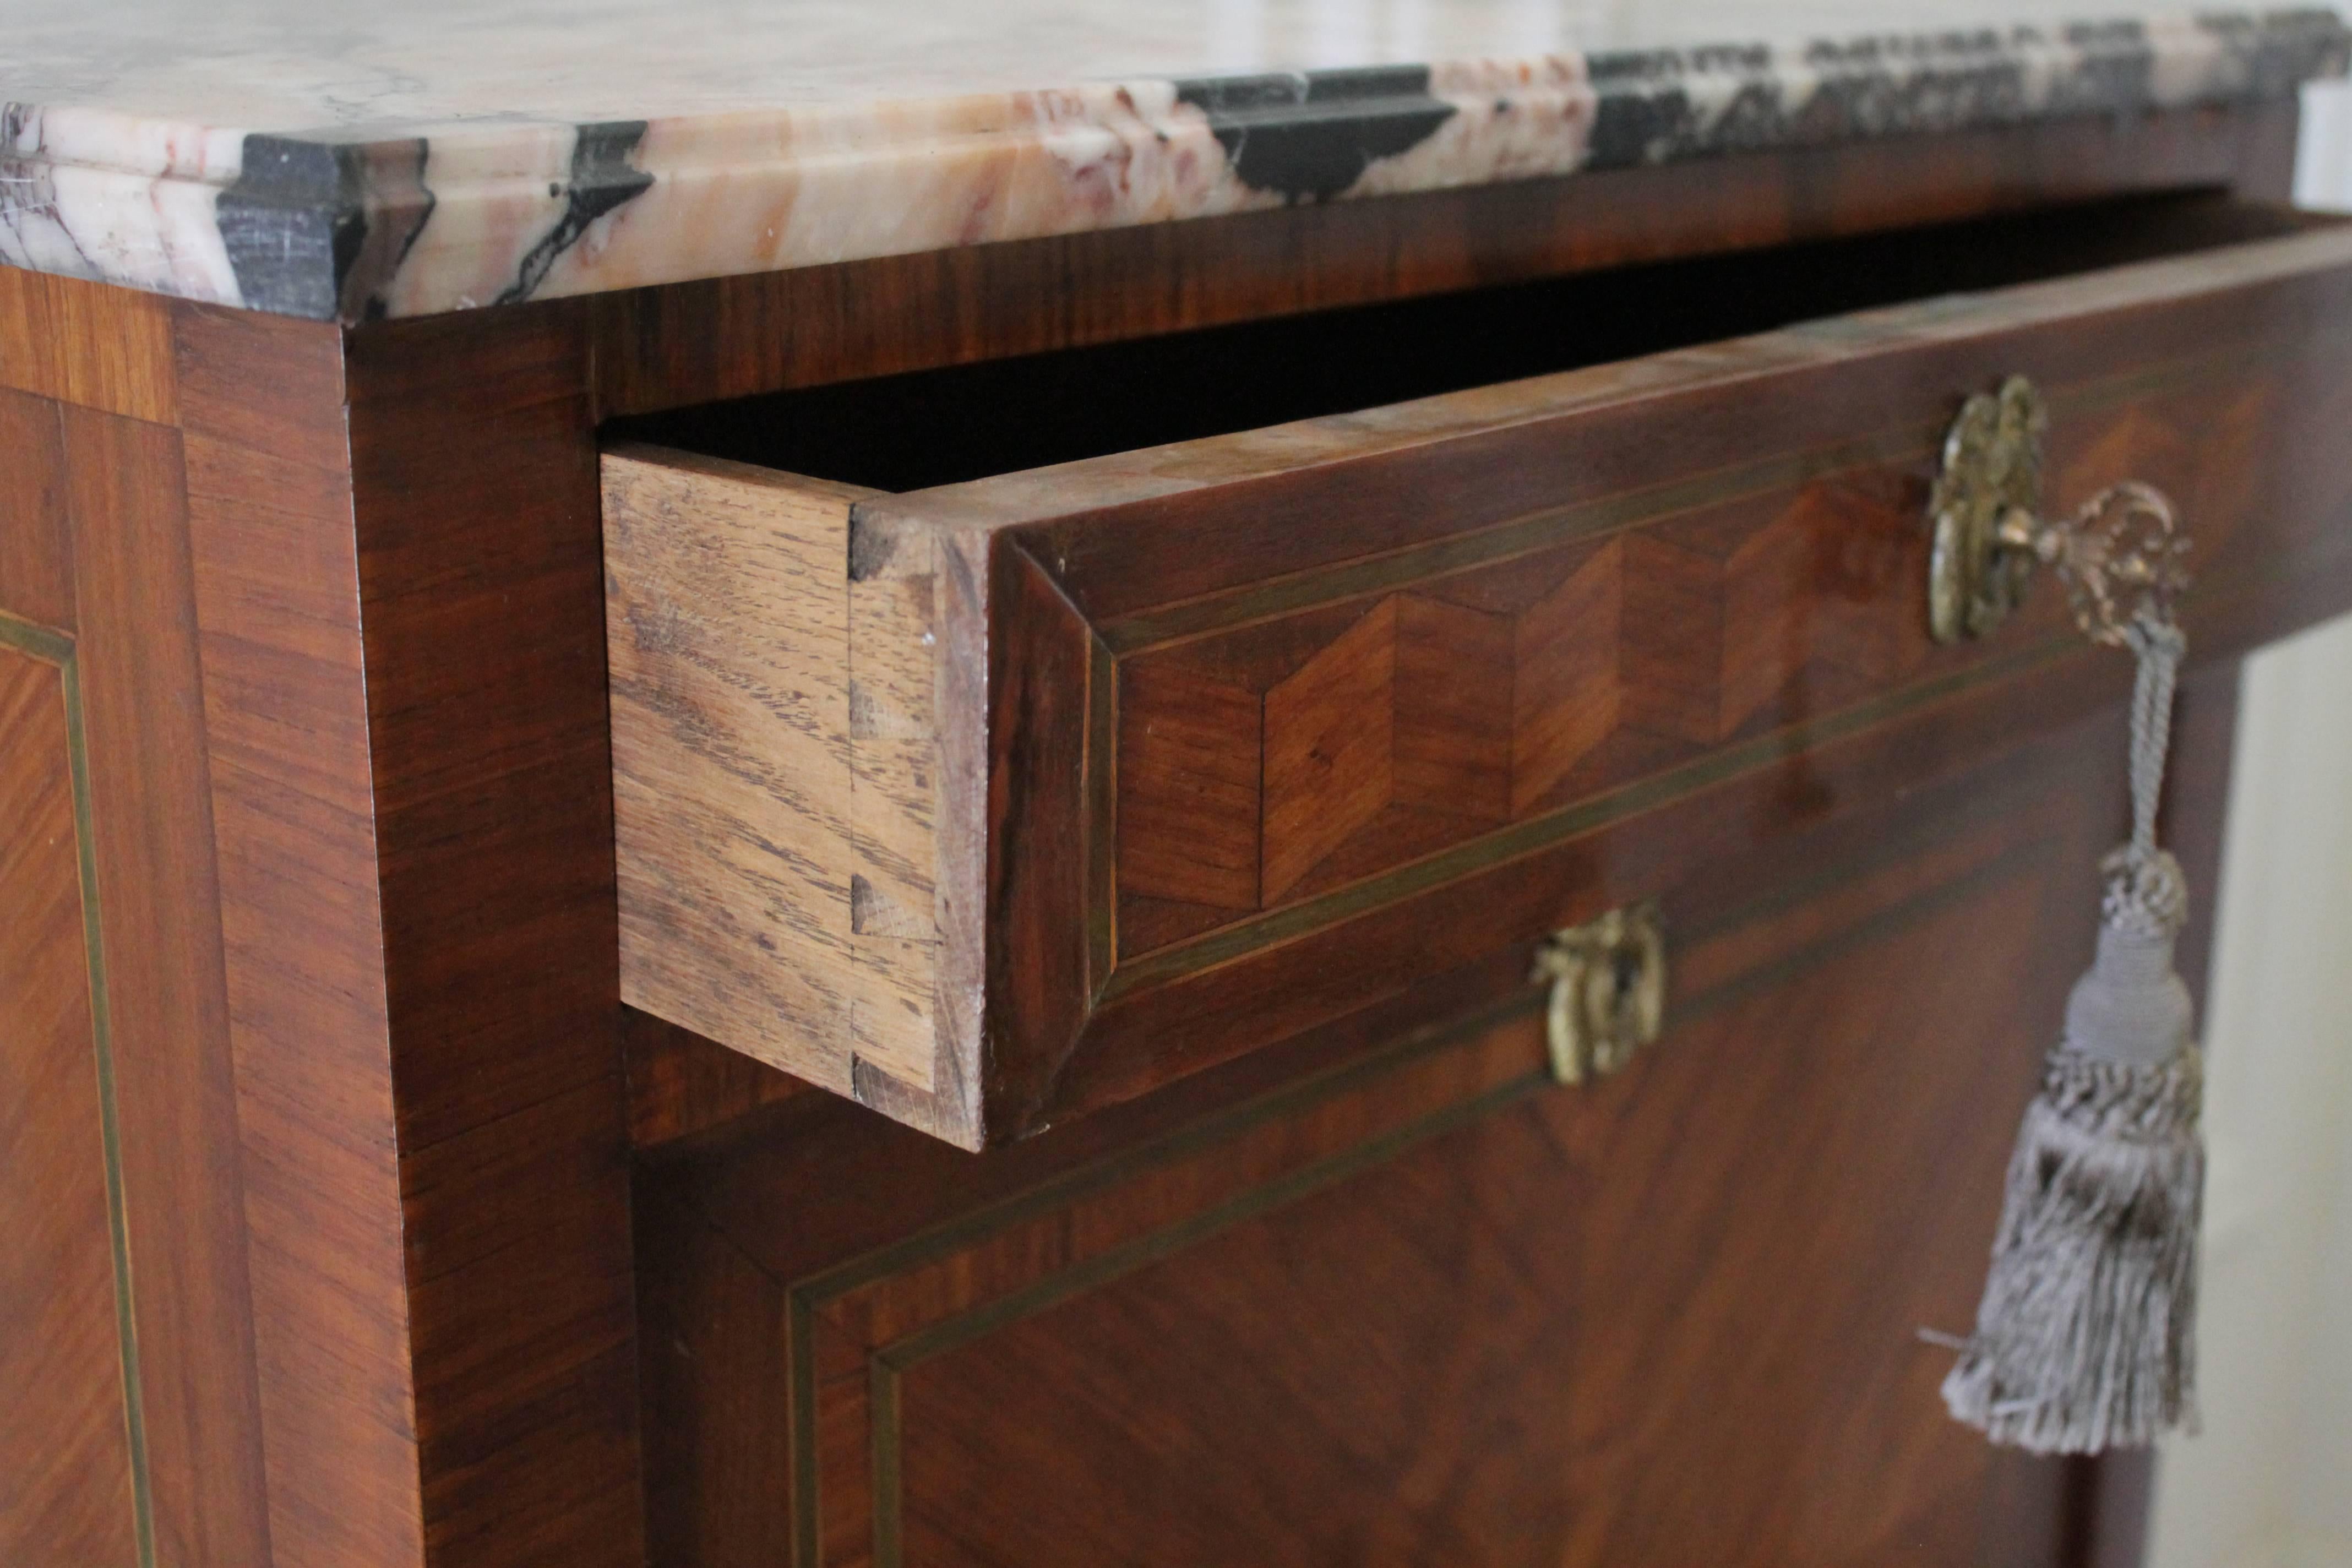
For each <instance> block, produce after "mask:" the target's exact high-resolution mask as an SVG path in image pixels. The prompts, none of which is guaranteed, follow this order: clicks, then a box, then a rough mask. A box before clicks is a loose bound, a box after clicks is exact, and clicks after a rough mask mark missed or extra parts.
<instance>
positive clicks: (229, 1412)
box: [61, 307, 265, 1562]
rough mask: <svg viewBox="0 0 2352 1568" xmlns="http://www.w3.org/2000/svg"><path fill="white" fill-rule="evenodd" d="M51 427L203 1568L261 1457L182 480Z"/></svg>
mask: <svg viewBox="0 0 2352 1568" xmlns="http://www.w3.org/2000/svg"><path fill="white" fill-rule="evenodd" d="M142 309H143V307H142ZM134 314H136V312H135V311H134ZM61 423H62V429H63V434H64V444H65V451H66V458H67V464H68V478H67V484H66V510H67V513H68V518H69V519H70V523H71V529H72V534H73V562H74V579H75V595H76V601H77V603H76V612H75V616H76V624H77V626H78V627H79V634H78V637H77V664H78V667H79V671H80V679H81V691H82V702H83V707H84V711H85V715H86V717H85V725H86V730H87V734H88V743H89V773H90V816H91V821H92V823H93V825H94V837H95V844H94V855H93V861H94V866H95V870H96V878H97V885H96V896H97V901H98V907H99V914H100V930H101V932H102V938H103V942H104V946H105V951H106V953H107V987H108V993H109V995H110V1015H111V1019H112V1023H111V1028H110V1035H111V1038H112V1048H113V1058H114V1067H115V1080H116V1084H117V1098H118V1101H119V1104H120V1107H121V1121H122V1128H123V1137H122V1184H123V1194H124V1209H125V1213H126V1217H127V1223H128V1229H129V1238H130V1247H131V1256H132V1257H133V1258H136V1259H137V1260H138V1265H137V1267H138V1273H137V1276H136V1278H137V1279H138V1281H139V1289H137V1291H136V1293H135V1300H136V1308H137V1311H136V1317H137V1321H138V1332H139V1343H140V1347H141V1352H142V1357H143V1358H145V1359H146V1361H147V1362H148V1363H149V1364H152V1365H153V1366H155V1367H157V1368H159V1369H164V1368H168V1369H171V1371H170V1372H168V1373H159V1374H158V1375H154V1376H151V1377H149V1378H147V1379H146V1380H145V1381H144V1383H143V1384H142V1387H143V1390H144V1393H143V1403H144V1405H145V1427H146V1432H147V1440H148V1449H149V1455H150V1461H151V1465H152V1473H153V1483H152V1484H153V1491H154V1500H155V1528H156V1548H157V1552H158V1553H159V1556H160V1557H161V1558H162V1559H163V1560H164V1561H173V1562H190V1561H194V1562H203V1561H206V1560H217V1559H219V1558H221V1557H224V1556H235V1555H236V1554H237V1553H240V1552H247V1551H253V1550H257V1547H256V1545H255V1543H256V1542H257V1541H258V1540H260V1539H262V1538H263V1535H264V1530H265V1526H264V1523H263V1500H262V1465H263V1459H264V1449H263V1444H262V1435H261V1429H260V1428H261V1422H260V1419H259V1410H260V1405H259V1394H258V1390H257V1381H256V1373H255V1366H254V1346H255V1342H256V1338H255V1329H254V1319H253V1313H254V1302H253V1295H252V1288H251V1284H250V1278H251V1276H250V1272H249V1268H248V1258H247V1207H246V1202H245V1195H244V1193H243V1191H242V1182H243V1170H242V1166H241V1163H240V1161H239V1160H238V1159H237V1158H236V1151H237V1150H238V1148H239V1146H240V1136H241V1126H240V1107H239V1103H238V1097H237V1090H236V1083H235V1080H234V1068H233V1060H232V1055H231V1037H230V1026H229V1016H228V999H227V994H226V980H225V974H224V967H223V946H222V932H221V927H220V925H219V923H218V922H217V920H216V919H215V917H214V916H213V914H212V911H213V910H216V909H218V908H219V904H220V889H219V881H218V874H217V871H216V868H215V838H214V827H213V820H212V806H211V791H210V788H209V784H208V779H209V766H210V764H209V759H208V754H207V738H206V724H205V710H204V706H203V698H202V695H201V693H202V675H201V671H200V668H199V656H198V649H197V641H196V624H195V611H194V602H193V597H192V595H191V592H190V582H191V575H190V574H191V560H190V554H189V547H188V517H187V510H186V505H185V502H184V489H185V471H184V465H183V462H182V455H181V444H180V437H179V433H178V432H177V431H176V430H173V429H171V428H169V427H167V426H161V425H152V424H148V423H145V422H144V421H142V420H137V419H131V418H127V417H124V416H121V415H116V414H109V413H103V412H100V411H98V410H96V409H92V408H88V407H82V406H77V405H66V406H65V407H64V408H63V410H62V416H61Z"/></svg>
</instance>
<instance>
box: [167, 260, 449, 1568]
mask: <svg viewBox="0 0 2352 1568" xmlns="http://www.w3.org/2000/svg"><path fill="white" fill-rule="evenodd" d="M181 309H182V315H181V321H180V327H179V337H180V343H179V350H180V371H181V382H182V385H183V387H184V392H185V398H184V402H185V405H186V406H185V410H184V421H185V427H186V428H185V441H184V450H185V459H186V468H187V491H188V525H189V537H190V542H191V554H192V557H193V562H194V584H195V606H196V620H197V627H198V647H199V649H200V651H201V656H202V659H203V665H204V702H205V721H206V725H207V741H208V744H209V749H210V760H211V782H212V806H213V819H214V824H215V833H216V836H217V841H218V846H219V867H220V873H219V875H220V899H221V919H222V930H223V936H224V945H225V950H226V963H227V973H228V988H227V989H228V1008H229V1023H230V1036H231V1039H232V1041H233V1042H234V1046H235V1050H236V1076H237V1109H238V1115H239V1118H240V1122H241V1131H242V1133H243V1139H244V1145H245V1171H246V1184H247V1197H246V1212H247V1224H248V1226H249V1231H250V1236H251V1256H252V1279H253V1298H254V1303H253V1311H254V1321H255V1340H256V1348H257V1352H258V1357H259V1363H260V1383H261V1421H260V1426H261V1429H262V1431H263V1434H264V1443H265V1448H266V1454H267V1459H268V1483H269V1519H270V1531H271V1540H272V1545H273V1547H274V1549H275V1553H276V1555H275V1558H274V1562H275V1563H276V1565H277V1568H328V1565H330V1564H333V1565H338V1568H339V1565H341V1564H344V1563H384V1564H387V1565H389V1568H414V1565H416V1564H420V1563H422V1562H423V1561H424V1530H423V1520H422V1516H421V1505H420V1500H419V1492H418V1459H417V1447H416V1421H415V1402H414V1394H413V1384H412V1380H411V1373H410V1365H409V1344H408V1306H407V1300H406V1295H405V1284H404V1272H403V1265H402V1259H403V1252H404V1237H403V1225H402V1215H401V1205H400V1187H399V1172H398V1166H397V1163H396V1145H395V1140H394V1118H393V1105H394V1101H393V1083H392V1062H391V1051H390V1041H389V1038H388V1032H387V1023H386V1002H385V995H384V985H383V932H382V929H381V922H380V920H379V907H380V897H379V892H378V888H377V879H376V871H375V829H374V819H373V800H372V794H371V787H370V782H369V776H368V774H369V770H368V735H367V725H366V707H365V701H366V693H365V682H364V668H363V666H362V660H361V658H360V647H359V633H360V627H359V603H358V574H357V565H356V560H355V552H354V548H353V540H352V502H351V478H350V466H349V461H348V458H347V457H346V455H345V453H346V447H345V442H344V436H343V417H342V366H341V342H340V339H339V337H338V336H337V334H336V333H335V332H334V331H332V330H331V329H330V328H324V327H320V326H317V325H314V324H312V323H308V322H298V321H279V320H276V319H272V318H266V317H259V316H254V315H250V314H247V313H244V312H239V311H231V310H215V309H211V308H207V307H199V306H184V307H182V308H181Z"/></svg>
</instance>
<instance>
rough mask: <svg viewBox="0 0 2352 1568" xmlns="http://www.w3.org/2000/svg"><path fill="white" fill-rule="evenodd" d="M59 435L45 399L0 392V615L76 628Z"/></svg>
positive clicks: (54, 410) (54, 414)
mask: <svg viewBox="0 0 2352 1568" xmlns="http://www.w3.org/2000/svg"><path fill="white" fill-rule="evenodd" d="M64 440H65V437H64V433H63V431H61V430H60V429H59V428H58V408H57V405H56V404H54V403H52V402H50V401H49V400H48V399H47V398H46V397H36V396H32V395H29V394H26V393H20V392H7V391H0V450H5V451H6V452H7V453H8V462H7V463H6V465H5V467H0V508H5V517H6V519H7V522H6V525H5V527H0V612H5V613H7V614H9V615H13V616H16V617H17V618H18V619H19V620H23V621H27V622H30V623H31V624H32V625H34V626H54V627H56V628H58V630H60V631H68V632H70V631H71V630H73V626H74V603H73V601H74V593H73V539H72V534H71V531H70V529H69V528H68V523H67V520H66V509H65V500H64V489H65V447H64Z"/></svg>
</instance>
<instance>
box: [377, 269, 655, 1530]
mask: <svg viewBox="0 0 2352 1568" xmlns="http://www.w3.org/2000/svg"><path fill="white" fill-rule="evenodd" d="M343 366H344V378H345V388H346V395H347V399H348V414H347V416H346V417H347V420H348V429H349V432H350V451H351V459H350V460H351V471H352V533H353V537H354V542H355V545H356V552H357V567H358V581H357V586H358V605H359V615H360V626H361V640H360V651H361V654H362V658H363V659H364V667H363V668H364V669H365V672H366V689H365V696H366V704H367V706H366V717H367V749H366V752H365V753H364V754H365V757H366V760H367V763H368V767H369V774H370V784H371V787H372V792H373V830H374V864H375V868H376V875H377V879H378V885H379V887H380V889H381V892H382V899H383V904H382V948H381V953H382V957H381V964H382V974H383V994H384V997H385V1002H386V1011H387V1023H388V1026H389V1035H390V1052H389V1060H390V1066H391V1070H392V1078H393V1084H394V1090H395V1101H394V1113H395V1116H396V1128H397V1137H398V1148H399V1153H400V1198H401V1210H400V1217H401V1221H402V1224H403V1226H404V1236H403V1243H404V1245H403V1247H402V1250H401V1254H400V1258H401V1262H402V1266H403V1275H404V1302H405V1307H406V1311H407V1317H408V1355H409V1363H410V1365H411V1366H412V1368H413V1378H414V1388H415V1413H416V1453H417V1473H418V1478H419V1485H420V1491H421V1504H422V1507H421V1514H422V1522H423V1528H424V1549H425V1559H426V1561H427V1562H428V1563H435V1564H441V1563H457V1564H465V1565H466V1568H477V1565H481V1568H488V1565H493V1564H497V1565H503V1564H509V1563H513V1564H521V1563H548V1562H559V1563H571V1564H577V1565H579V1568H606V1565H610V1568H635V1565H636V1564H638V1563H642V1562H643V1560H644V1546H643V1528H644V1527H643V1522H642V1521H643V1511H644V1500H643V1493H642V1489H641V1488H640V1486H639V1484H638V1475H639V1469H638V1453H639V1436H638V1431H637V1425H636V1413H635V1400H634V1391H635V1375H636V1345H635V1285H634V1272H633V1268H632V1263H631V1250H630V1237H629V1228H628V1168H627V1163H626V1151H627V1130H626V1087H625V1079H624V1077H623V1069H622V1061H621V1053H620V1042H619V1037H618V1032H617V1027H616V1026H617V1022H618V1005H619V999H618V984H619V977H618V970H617V956H616V955H617V952H618V937H617V932H616V931H615V926H614V868H613V858H612V856H613V852H612V845H613V814H612V796H611V783H610V781H611V777H612V752H611V742H610V728H609V724H608V721H607V715H606V709H605V676H604V614H603V603H602V601H603V595H602V594H601V592H600V586H601V577H602V572H601V563H600V559H599V555H600V552H599V534H598V526H597V488H596V458H595V447H594V437H593V429H592V427H591V426H590V423H589V418H588V401H587V397H586V395H585V387H586V384H587V376H588V355H587V344H586V341H585V338H584V335H583V332H582V331H581V320H580V318H579V316H578V315H577V314H576V313H575V312H572V311H569V310H528V309H525V310H514V311H511V312H506V313H504V314H494V315H492V316H490V317H488V318H487V319H483V320H475V321H467V320H465V319H462V318H453V319H436V320H433V321H423V322H415V323H404V324H394V325H393V326H390V327H387V328H386V329H385V330H383V331H379V332H359V333H354V334H352V336H351V337H350V338H349V339H347V340H346V342H345V347H344V359H343Z"/></svg>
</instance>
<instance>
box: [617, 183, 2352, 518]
mask: <svg viewBox="0 0 2352 1568" xmlns="http://www.w3.org/2000/svg"><path fill="white" fill-rule="evenodd" d="M2331 221H2336V220H2332V219H2329V218H2326V217H2323V216H2316V215H2313V214H2309V213H2304V212H2298V211H2296V210H2294V209H2293V208H2290V207H2285V206H2281V205H2270V204H2263V203H2250V202H2243V201H2240V200H2236V199H2233V198H2231V197H2230V196H2227V195H2217V194H2213V193H2210V192H2191V193H2181V194H2172V195H2159V196H2153V197H2136V198H2132V199H2129V200H2124V201H2115V202H2103V203H2095V204H2088V205H2078V206H2070V207H2062V208H2056V209H2052V210H2047V211H2042V212H2036V213H2031V214H2024V215H2019V216H2006V217H2001V218H1997V219H1987V220H1979V221H1974V222H1969V223H1965V224H1949V225H1938V226H1929V227H1923V228H1916V229H1906V230H1902V231H1898V232H1895V233H1890V234H1879V235H1870V236H1864V237H1857V238H1849V239H1841V240H1833V241H1825V242H1821V243H1817V244H1811V245H1801V246H1791V247H1780V248H1775V249H1770V250H1764V251H1756V252H1750V253H1743V254H1730V255H1721V256H1710V257H1705V258H1696V259H1692V260H1681V261H1674V262H1665V263H1659V264H1654V265H1649V266H1642V267H1629V268H1617V269H1613V270H1609V271H1603V272H1596V273H1583V274H1579V275H1576V276H1573V277H1569V278H1562V279H1549V280H1545V281H1541V282H1537V283H1530V284H1517V285H1512V286H1508V287H1501V288H1493V289H1474V290H1469V291H1466V292H1462V293H1455V294H1446V295H1440V296H1436V297H1433V298H1427V299H1420V300H1406V301H1402V302H1399V303H1392V304H1384V305H1375V306H1365V307H1359V308H1355V309H1349V310H1327V311H1318V312H1313V313H1309V314H1305V315H1297V316H1289V317H1283V318H1278V319H1275V320H1271V321H1255V322H1250V323H1246V324H1244V325H1240V326H1230V327H1220V328H1213V329H1209V330H1205V331H1192V332H1183V333H1176V334H1171V335H1169V336H1164V337H1158V338H1151V339H1147V340H1142V341H1139V342H1119V343H1110V344H1104V345H1099V346H1095V347H1089V348H1083V349H1071V350H1065V351H1061V352H1057V353H1044V354H1033V355H1026V356H1022V357H1019V358H1014V359H1006V360H998V361H992V362H988V363H980V364H968V365H956V366H950V367H948V368H945V369H940V370H930V371H919V372H915V373H912V374H904V375H894V376H884V377H877V378H874V379H870V380H865V381H857V382H847V383H841V384H833V385H826V386H818V387H813V388H804V389H799V390H795V391H792V392H786V393H780V394H775V395H768V396H761V397H750V398H742V399H737V400H734V401H730V402H726V403H718V404H709V405H699V406H694V407H688V408H683V409H677V410H673V411H670V412H667V413H663V414H659V415H654V416H645V417H640V418H634V419H628V420H618V421H614V422H613V424H612V425H611V426H609V433H610V434H611V435H612V436H613V437H615V438H616V439H625V440H637V441H646V442H651V443H654V444H656V445H659V446H664V447H677V448H682V449H685V450H688V451H693V452H699V453H702V454H705V455H707V456H710V457H717V458H730V459H733V460H735V461H738V462H746V463H756V464H758V465H760V466H761V467H764V468H780V469H783V470H786V471H789V472H793V473H801V474H812V475H819V476H823V477H824V478H825V479H835V480H839V481H842V482H844V483H847V484H854V485H857V486H861V487H864V488H866V489H876V490H889V491H905V490H913V489H928V488H929V487H932V486H936V485H946V484H956V483H961V482H962V481H965V480H969V479H982V478H986V477H988V476H990V475H993V474H1001V473H1010V472H1014V471H1017V470H1020V469H1024V468H1041V467H1045V466H1047V465H1050V464H1055V463H1064V462H1071V461H1076V460H1078V459H1081V458H1093V457H1099V456H1103V455H1105V454H1108V453H1112V452H1121V451H1129V450H1132V449H1135V448H1138V447H1150V446H1156V445H1159V444H1160V443H1163V442H1173V441H1190V440H1195V439H1199V438H1201V437H1211V436H1220V435H1225V434H1229V433H1232V432H1234V431H1240V430H1247V429H1253V428H1255V427H1258V426H1267V425H1276V424H1283V423H1286V422H1288V421H1291V420H1297V419H1307V418H1312V417H1316V416H1322V415H1328V414H1339V413H1345V412H1348V411H1350V410H1355V409H1362V408H1370V407H1377V406H1380V405H1384V404H1391V403H1400V402H1403V401H1406V400H1408V399H1412V398H1417V397H1424V396H1430V395H1436V394H1440V393H1446V392H1454V391H1460V390H1463V389H1465V388H1468V387H1473V386H1479V385H1484V384H1490V383H1495V382H1502V381H1513V380H1517V379H1519V378H1521V377H1525V376H1532V375H1541V374H1550V373H1553V372H1558V371H1565V370H1574V369H1578V368H1580V367H1583V366H1587V365H1594V364H1604V363H1612V362H1613V361H1619V360H1625V359H1633V358H1636V357H1639V356H1641V355H1643V354H1649V353H1661V352H1664V351H1666V350H1669V349H1675V348H1683V347H1687V346H1690V345H1693V344H1696V343H1704V342H1714V341H1717V340H1719V339H1725V338H1733V337H1739V336H1743V335H1745V334H1748V333H1751V332H1760V331H1771V330H1772V329H1774V328H1778V327H1782V326H1787V325H1790V324H1791V323H1794V322H1798V321H1811V320H1815V319H1819V318H1822V317H1827V316H1835V315H1841V314H1843V313H1846V312H1848V311H1853V310H1866V309H1869V308H1872V307H1874V306H1880V305H1890V304H1896V303H1901V302H1904V301H1907V300H1921V299H1928V298H1933V297H1936V296H1939V295H1945V294H1950V293H1956V292H1967V291H1973V290H1979V289H1997V288H2001V287H2005V286H2008V285H2011V284H2017V283H2026V282H2032V281H2036V280H2039V279H2050V278H2057V277H2063V276H2065V275H2067V274H2070V273H2077V272H2084V271H2090V270H2093V269H2095V268H2102V267H2111V266H2117V265H2122V264H2125V263H2129V262H2135V261H2146V260H2154V259H2158V258H2165V257H2173V256H2185V255H2191V254H2194V253H2196V252H2198V251H2201V250H2209V249H2212V248H2216V247H2222V246H2228V245H2235V244H2241V243H2244V242H2247V241H2252V240H2259V239H2268V238H2273V237H2280V236H2284V235H2288V234H2293V233H2296V232H2298V231H2300V230H2302V229H2305V228H2307V227H2310V226H2314V225H2317V224H2325V223H2327V222H2331Z"/></svg>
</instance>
